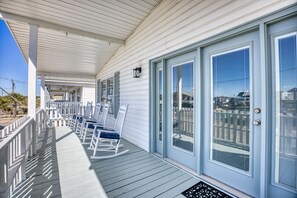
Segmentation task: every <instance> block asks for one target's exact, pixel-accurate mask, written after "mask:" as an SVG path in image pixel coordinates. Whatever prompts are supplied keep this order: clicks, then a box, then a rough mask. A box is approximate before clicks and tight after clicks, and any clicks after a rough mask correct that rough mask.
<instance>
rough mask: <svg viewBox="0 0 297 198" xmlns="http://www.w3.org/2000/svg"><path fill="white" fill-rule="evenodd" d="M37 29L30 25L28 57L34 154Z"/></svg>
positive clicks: (29, 111) (29, 107) (34, 149)
mask: <svg viewBox="0 0 297 198" xmlns="http://www.w3.org/2000/svg"><path fill="white" fill-rule="evenodd" d="M37 40H38V27H37V26H36V25H30V35H29V57H28V116H30V117H31V118H33V124H32V127H31V129H32V152H33V155H35V154H36V135H37V134H36V67H37Z"/></svg>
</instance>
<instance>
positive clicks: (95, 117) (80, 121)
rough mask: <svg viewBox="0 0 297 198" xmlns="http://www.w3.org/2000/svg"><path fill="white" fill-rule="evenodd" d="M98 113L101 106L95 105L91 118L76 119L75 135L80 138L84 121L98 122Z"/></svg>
mask: <svg viewBox="0 0 297 198" xmlns="http://www.w3.org/2000/svg"><path fill="white" fill-rule="evenodd" d="M100 111H101V104H100V103H97V104H96V106H95V110H94V114H93V116H92V117H91V118H89V117H85V116H82V117H80V118H79V119H77V126H76V130H75V133H78V134H79V136H80V137H82V134H83V130H84V125H85V123H86V121H89V122H98V120H99V116H100Z"/></svg>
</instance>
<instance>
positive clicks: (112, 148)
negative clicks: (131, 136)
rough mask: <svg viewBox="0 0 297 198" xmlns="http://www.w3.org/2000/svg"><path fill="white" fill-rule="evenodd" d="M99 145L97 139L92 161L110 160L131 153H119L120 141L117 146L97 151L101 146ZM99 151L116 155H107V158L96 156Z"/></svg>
mask: <svg viewBox="0 0 297 198" xmlns="http://www.w3.org/2000/svg"><path fill="white" fill-rule="evenodd" d="M98 143H99V139H98V138H97V140H96V145H95V148H96V149H94V152H93V156H92V157H91V159H109V158H113V157H117V156H120V155H123V154H125V153H127V152H129V149H127V150H124V151H121V152H118V150H119V147H120V140H118V142H117V144H116V145H115V146H114V145H112V146H111V147H110V148H104V149H97V147H98V146H99V145H98ZM97 151H101V152H114V154H111V155H105V156H96V152H97Z"/></svg>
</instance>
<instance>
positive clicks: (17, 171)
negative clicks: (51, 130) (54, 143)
mask: <svg viewBox="0 0 297 198" xmlns="http://www.w3.org/2000/svg"><path fill="white" fill-rule="evenodd" d="M34 127H35V130H33V129H34ZM45 127H46V114H45V111H44V110H39V111H37V113H36V122H35V121H34V119H33V118H30V117H28V116H24V117H22V118H20V119H18V120H16V121H15V122H14V123H12V124H10V125H8V126H6V127H5V128H4V129H3V130H1V131H0V134H1V136H0V197H10V196H11V195H12V193H13V191H14V189H15V187H16V186H17V185H18V184H19V183H20V182H21V181H22V180H24V179H26V172H25V167H26V161H27V159H28V158H29V157H32V156H33V155H34V154H35V151H36V137H37V135H38V134H39V133H40V132H41V131H42V130H44V129H45Z"/></svg>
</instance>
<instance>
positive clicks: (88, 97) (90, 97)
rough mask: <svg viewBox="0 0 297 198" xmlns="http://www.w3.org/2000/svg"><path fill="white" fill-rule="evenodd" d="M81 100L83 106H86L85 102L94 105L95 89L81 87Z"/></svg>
mask: <svg viewBox="0 0 297 198" xmlns="http://www.w3.org/2000/svg"><path fill="white" fill-rule="evenodd" d="M81 94H82V98H81V101H82V103H83V105H87V102H92V104H93V105H94V104H95V87H82V93H81Z"/></svg>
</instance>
